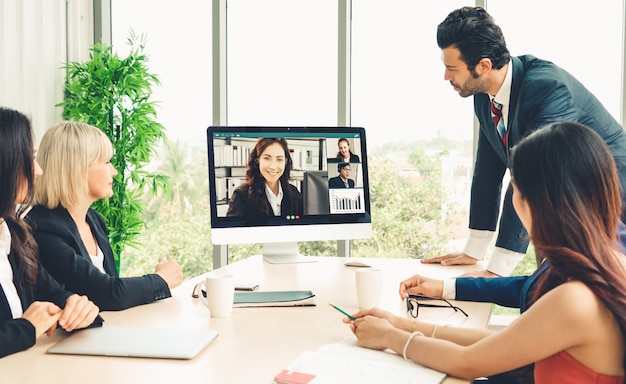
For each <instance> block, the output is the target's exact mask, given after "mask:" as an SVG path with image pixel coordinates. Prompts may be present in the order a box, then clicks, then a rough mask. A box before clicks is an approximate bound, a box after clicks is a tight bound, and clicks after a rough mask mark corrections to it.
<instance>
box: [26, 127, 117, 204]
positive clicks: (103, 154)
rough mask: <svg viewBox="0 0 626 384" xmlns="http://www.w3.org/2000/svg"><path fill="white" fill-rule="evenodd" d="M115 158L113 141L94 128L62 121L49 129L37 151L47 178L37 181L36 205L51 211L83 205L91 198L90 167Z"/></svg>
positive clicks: (42, 177) (41, 177)
mask: <svg viewBox="0 0 626 384" xmlns="http://www.w3.org/2000/svg"><path fill="white" fill-rule="evenodd" d="M112 155H113V145H112V144H111V141H110V140H109V138H108V137H107V136H106V135H105V134H104V132H102V131H101V130H99V129H98V128H96V127H94V126H91V125H89V124H85V123H79V122H76V121H61V122H59V123H58V124H55V125H53V126H52V127H50V128H48V130H47V131H46V133H45V134H44V135H43V137H42V139H41V143H40V144H39V149H38V151H37V162H38V163H39V165H40V166H41V169H42V170H43V174H42V175H41V176H39V178H37V180H36V181H35V203H36V204H41V205H44V206H46V207H47V208H48V209H54V208H56V207H58V206H59V205H62V206H64V207H70V206H75V205H79V204H81V203H82V202H83V201H85V199H87V198H88V197H89V185H88V172H89V166H90V165H91V164H92V163H93V162H95V161H98V160H108V159H110V158H111V156H112Z"/></svg>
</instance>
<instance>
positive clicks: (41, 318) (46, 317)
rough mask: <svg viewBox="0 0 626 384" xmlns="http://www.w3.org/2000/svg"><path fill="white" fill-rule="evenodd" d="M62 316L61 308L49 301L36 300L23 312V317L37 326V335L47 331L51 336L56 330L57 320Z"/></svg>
mask: <svg viewBox="0 0 626 384" xmlns="http://www.w3.org/2000/svg"><path fill="white" fill-rule="evenodd" d="M60 317H61V308H59V307H58V306H57V305H55V304H53V303H49V302H47V301H35V302H33V303H32V304H31V305H30V306H29V307H28V308H27V309H26V311H25V312H24V313H23V314H22V318H23V319H26V320H28V321H30V323H31V324H32V325H33V326H34V327H35V335H36V336H39V335H41V334H43V333H46V334H47V335H48V336H51V335H52V334H53V333H54V331H55V330H56V324H57V321H59V318H60Z"/></svg>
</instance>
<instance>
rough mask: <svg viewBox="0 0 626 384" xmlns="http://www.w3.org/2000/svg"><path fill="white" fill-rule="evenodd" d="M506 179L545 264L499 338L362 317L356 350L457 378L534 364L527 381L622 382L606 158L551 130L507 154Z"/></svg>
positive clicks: (612, 173) (571, 130) (567, 131)
mask: <svg viewBox="0 0 626 384" xmlns="http://www.w3.org/2000/svg"><path fill="white" fill-rule="evenodd" d="M511 176H512V177H511V180H512V184H513V187H514V194H513V204H514V207H515V210H516V212H517V214H518V215H519V217H520V219H521V220H522V223H523V224H524V226H525V227H526V229H527V230H528V233H529V234H530V238H531V240H532V241H533V243H534V247H535V251H536V254H537V261H538V262H539V263H540V262H549V263H550V265H551V268H550V269H549V270H548V272H547V273H545V274H544V275H543V276H542V277H540V281H539V283H538V288H537V290H536V291H535V293H534V296H533V300H534V302H533V304H532V306H531V307H530V308H529V309H528V310H527V311H526V312H524V313H523V314H522V315H521V316H520V317H519V318H517V319H516V320H515V321H514V322H513V323H512V324H511V325H509V326H508V327H506V328H505V329H504V330H502V331H499V332H493V331H488V330H470V329H459V328H455V327H446V326H439V327H437V326H434V325H432V324H427V323H423V322H419V321H414V320H412V319H408V318H405V317H399V316H395V315H393V314H391V313H389V312H385V311H382V310H380V309H369V310H364V311H360V312H358V313H356V314H355V315H354V317H357V320H356V321H354V322H351V328H352V330H353V332H354V333H355V334H356V336H357V338H358V339H359V345H361V346H363V347H368V348H374V349H385V348H391V349H392V350H394V351H395V352H397V353H399V354H404V356H405V357H406V358H408V359H411V360H413V361H415V362H417V363H420V364H422V365H424V366H427V367H431V368H434V369H436V370H439V371H442V372H445V373H449V374H451V375H454V376H458V377H464V378H475V377H482V376H491V375H493V374H496V373H500V372H504V371H508V370H511V369H514V368H516V367H520V366H523V365H527V364H530V363H533V362H534V363H535V369H534V376H535V382H536V383H589V382H593V383H606V384H608V383H611V384H613V383H615V384H617V383H624V372H625V359H624V355H625V354H624V348H625V340H624V335H625V329H624V327H625V326H626V268H625V264H624V259H625V258H624V255H623V254H622V253H621V252H620V250H619V246H618V241H617V236H616V228H617V225H618V220H619V218H620V214H621V209H622V203H621V198H620V184H619V179H618V176H617V171H616V166H615V162H614V161H613V158H612V156H611V153H610V151H609V150H608V148H607V146H606V144H605V143H604V142H603V141H602V139H601V138H600V137H599V136H598V135H597V134H596V133H595V132H594V131H592V130H591V129H589V128H587V127H585V126H583V125H580V124H577V123H572V122H564V123H555V124H552V125H550V126H548V127H546V128H543V129H541V130H538V131H536V132H535V133H533V134H531V135H530V136H528V137H527V138H526V139H524V140H523V141H522V142H521V143H520V144H518V145H517V146H516V147H515V149H514V151H513V152H512V158H511ZM412 331H415V332H413V333H412Z"/></svg>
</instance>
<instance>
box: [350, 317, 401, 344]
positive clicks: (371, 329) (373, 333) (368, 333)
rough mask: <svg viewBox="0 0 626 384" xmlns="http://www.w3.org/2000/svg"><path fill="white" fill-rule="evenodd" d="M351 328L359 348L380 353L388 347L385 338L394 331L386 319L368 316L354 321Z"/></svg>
mask: <svg viewBox="0 0 626 384" xmlns="http://www.w3.org/2000/svg"><path fill="white" fill-rule="evenodd" d="M351 327H352V328H353V332H354V334H355V335H356V337H357V339H358V344H359V346H361V347H365V348H370V349H378V350H381V351H382V350H385V349H387V348H388V346H389V345H388V344H389V343H388V342H387V341H386V340H385V336H386V335H388V334H389V333H390V332H391V331H393V330H394V329H396V328H395V327H394V326H393V325H392V324H391V323H390V322H389V321H388V320H387V319H385V318H380V317H376V316H369V315H368V316H365V317H362V318H359V319H356V320H354V321H353V322H352V326H351Z"/></svg>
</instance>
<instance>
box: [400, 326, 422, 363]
mask: <svg viewBox="0 0 626 384" xmlns="http://www.w3.org/2000/svg"><path fill="white" fill-rule="evenodd" d="M415 335H420V336H424V334H423V333H422V332H420V331H415V332H412V333H411V334H410V335H409V338H408V339H407V341H406V344H404V349H403V350H402V357H404V360H409V358H408V357H406V350H407V348H409V344H410V343H411V340H413V338H414V337H415Z"/></svg>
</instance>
